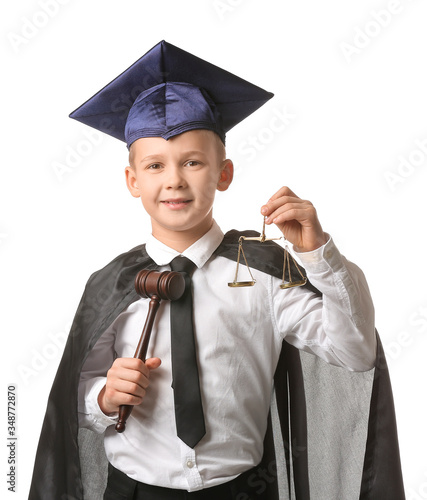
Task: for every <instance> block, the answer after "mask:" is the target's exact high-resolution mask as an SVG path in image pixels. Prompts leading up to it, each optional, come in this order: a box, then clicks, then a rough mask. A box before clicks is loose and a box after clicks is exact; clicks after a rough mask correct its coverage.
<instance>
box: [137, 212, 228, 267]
mask: <svg viewBox="0 0 427 500" xmlns="http://www.w3.org/2000/svg"><path fill="white" fill-rule="evenodd" d="M223 238H224V233H223V232H222V231H221V228H220V227H219V226H218V224H217V223H216V222H215V221H213V224H212V227H211V228H210V229H209V231H208V232H207V233H206V234H205V235H203V236H202V237H201V238H200V239H198V240H197V241H196V242H195V243H193V244H192V245H191V246H190V247H188V248H187V249H186V250H184V251H183V252H182V253H179V252H177V251H176V250H174V249H173V248H170V247H168V246H167V245H165V244H164V243H162V242H161V241H159V240H158V239H156V238H155V237H154V236H153V235H152V234H151V235H150V236H149V238H148V240H147V244H146V246H145V249H146V251H147V253H148V255H149V256H150V257H151V258H152V259H153V260H154V262H155V263H156V264H157V265H158V266H166V265H168V264H170V262H171V261H172V260H173V259H174V258H175V257H178V255H183V256H184V257H187V258H188V259H190V260H191V261H192V262H194V264H196V266H197V267H198V268H201V267H203V266H204V265H205V264H206V262H207V261H208V260H209V259H210V258H211V256H212V254H213V253H214V251H215V250H216V249H217V248H218V246H219V244H220V243H221V241H222V240H223Z"/></svg>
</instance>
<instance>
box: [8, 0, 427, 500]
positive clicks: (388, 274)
mask: <svg viewBox="0 0 427 500" xmlns="http://www.w3.org/2000/svg"><path fill="white" fill-rule="evenodd" d="M6 4H7V7H4V5H6ZM43 5H44V7H43ZM2 11H3V12H2V13H1V18H2V32H1V44H0V47H1V51H2V61H3V71H2V75H3V76H2V79H1V85H2V89H3V90H2V93H1V96H0V98H1V127H2V144H3V146H2V149H1V155H2V167H1V169H0V176H1V181H0V187H1V197H0V200H1V212H0V259H1V264H0V265H1V279H0V283H1V297H0V301H1V306H2V311H1V332H2V337H1V338H2V341H3V349H2V358H3V360H2V364H1V365H2V372H3V375H2V377H1V383H2V387H1V388H0V389H1V390H0V395H2V397H3V402H2V403H1V405H2V406H1V407H2V408H3V410H2V411H1V414H2V415H3V416H2V418H1V420H0V422H1V423H2V425H0V436H2V438H1V439H2V446H1V450H2V451H1V453H0V455H1V463H2V466H1V469H0V470H1V471H2V472H1V478H0V492H1V493H0V495H1V496H2V498H3V497H4V496H5V495H6V496H7V498H15V499H24V498H26V496H27V492H28V487H29V482H30V477H31V471H32V464H33V458H34V453H35V450H36V445H37V441H38V435H39V431H40V427H41V424H42V419H43V416H44V411H45V405H46V400H47V396H48V392H49V390H50V386H51V383H52V381H53V377H54V375H55V372H56V367H57V365H58V363H59V360H60V355H61V351H62V348H63V345H64V342H65V336H66V332H67V331H68V328H69V324H70V321H71V320H72V317H73V315H74V311H75V309H76V307H77V304H78V301H79V299H80V296H81V293H82V291H83V287H84V284H85V282H86V280H87V278H88V277H89V275H90V274H91V273H92V272H93V271H95V270H97V269H99V268H100V267H102V266H103V265H105V264H106V263H107V262H109V261H110V260H111V259H112V258H113V257H115V256H116V255H117V254H119V253H121V252H123V251H126V250H128V249H130V248H132V247H133V246H135V245H137V244H139V243H142V242H143V241H144V240H145V237H146V235H147V233H148V232H149V230H150V228H149V221H148V219H147V216H146V215H145V213H144V212H143V209H142V206H141V204H140V201H139V200H136V199H134V198H132V197H131V196H130V195H129V193H128V192H127V190H126V187H125V183H124V174H123V168H124V166H125V165H126V163H127V150H126V147H125V145H124V144H123V143H120V142H119V141H116V140H115V139H112V138H109V137H103V138H101V137H100V135H99V134H98V135H96V134H95V135H92V136H91V142H88V137H87V135H86V134H88V133H89V130H90V129H89V128H87V127H85V126H83V125H81V124H79V123H77V122H74V121H73V120H70V119H69V118H68V114H69V113H70V112H71V111H73V110H74V109H75V108H76V107H78V106H79V105H80V104H81V103H82V102H84V101H85V100H86V99H87V98H89V97H90V96H91V95H93V94H94V93H95V92H96V91H98V90H99V89H100V88H101V87H103V86H104V85H105V84H107V83H108V82H109V81H110V80H112V79H113V78H114V77H116V76H117V75H118V74H119V73H120V72H122V71H123V70H124V69H126V68H127V67H128V66H130V65H131V64H132V63H133V62H134V61H135V60H136V59H138V58H139V57H140V56H141V55H142V54H144V53H145V52H146V51H147V50H148V49H150V48H151V47H152V46H153V45H155V44H156V43H157V42H159V41H160V40H162V39H165V40H167V41H169V42H170V43H173V44H175V45H177V46H179V47H181V48H183V49H185V50H188V51H190V52H192V53H194V54H196V55H198V56H200V57H202V58H204V59H206V60H208V61H210V62H213V63H215V64H217V65H219V66H221V67H223V68H225V69H227V70H229V71H231V72H233V73H235V74H237V75H239V76H241V77H243V78H245V79H247V80H249V81H251V82H253V83H255V84H257V85H259V86H261V87H263V88H265V89H267V90H269V91H272V92H274V93H275V97H274V99H272V100H271V101H270V102H269V103H268V104H267V105H265V106H264V107H263V108H262V109H261V110H259V111H258V112H256V113H255V114H253V115H252V116H251V117H250V118H248V119H247V120H245V121H244V122H243V123H242V124H241V125H240V126H239V127H237V128H236V129H235V130H232V131H231V132H230V133H229V134H228V139H227V140H228V156H229V157H230V158H232V159H234V161H235V163H236V176H235V181H234V183H233V185H232V187H231V188H230V190H229V191H228V192H226V193H219V195H218V198H217V207H216V211H215V216H216V219H217V221H218V222H219V224H220V225H221V226H222V228H223V229H224V230H228V229H230V228H237V229H249V228H252V229H257V230H260V229H261V223H262V219H261V216H260V215H259V208H260V206H261V205H262V204H263V203H264V202H265V201H266V200H267V199H268V198H269V197H270V195H271V194H273V193H274V192H275V191H276V190H277V189H278V188H279V187H281V186H282V185H289V186H290V187H291V188H292V189H293V190H294V191H295V192H296V193H297V194H298V195H300V196H301V197H303V198H307V199H309V200H311V201H312V202H313V203H314V205H315V206H316V208H317V209H318V214H319V217H320V219H321V222H322V224H323V226H324V229H325V230H326V231H328V232H329V233H331V234H332V235H333V237H334V240H335V242H336V243H337V245H338V246H339V248H340V249H341V252H342V253H343V254H344V255H346V256H347V257H348V258H349V259H350V260H352V261H354V262H356V263H357V264H358V265H359V266H360V267H361V268H362V269H363V270H364V272H365V274H366V276H367V278H368V282H369V284H370V287H371V292H372V295H373V298H374V302H375V306H376V315H377V327H378V329H379V331H380V334H381V336H382V339H383V343H384V346H385V348H386V352H387V353H388V361H389V367H390V372H391V378H392V382H393V387H394V395H395V404H396V412H397V418H398V428H399V437H400V446H401V456H402V466H403V472H404V478H405V483H406V489H407V493H408V498H409V499H411V498H414V499H425V498H427V463H426V453H425V449H426V423H425V422H426V421H427V415H426V413H427V406H426V402H425V398H426V396H425V385H426V372H427V368H426V365H425V349H426V347H427V341H426V331H427V298H426V293H425V285H424V283H423V281H424V279H425V277H426V259H425V251H426V245H425V243H426V236H425V233H426V222H425V215H426V205H427V202H426V195H425V193H426V189H425V188H426V186H427V183H426V179H427V118H426V117H427V90H426V89H427V72H426V71H425V67H426V49H427V30H426V28H425V19H426V16H427V5H426V3H425V2H423V1H422V0H412V1H410V0H400V1H398V0H393V1H392V2H388V3H387V1H385V0H381V1H380V0H358V1H357V2H356V1H352V2H349V1H342V0H340V1H338V0H324V1H323V2H319V1H317V0H306V1H301V2H293V1H291V0H286V1H283V2H279V1H273V0H264V1H263V2H256V1H255V0H243V1H242V0H240V1H239V0H222V1H221V0H219V1H214V0H206V1H200V0H198V1H196V0H187V1H185V0H184V1H176V0H163V1H157V2H144V1H141V0H140V1H136V0H124V1H122V2H112V1H105V0H103V1H100V0H92V1H90V2H84V1H83V0H61V1H60V0H45V3H43V0H31V1H30V0H20V1H19V2H14V3H12V2H8V3H6V2H3V7H2ZM385 11H387V12H388V14H387V12H385ZM46 12H48V14H46ZM366 33H368V34H366ZM277 116H285V121H282V122H278V121H277V118H275V117H277ZM286 116H287V118H286ZM278 124H279V125H280V126H278ZM272 125H273V127H272ZM251 138H252V139H251ZM253 138H255V140H256V141H257V148H258V150H256V151H255V149H252V150H251V151H252V152H250V150H249V148H251V147H252V148H253V146H249V141H251V140H253ZM417 141H418V143H417ZM423 143H424V145H423ZM423 148H424V150H423ZM79 151H80V154H79V153H78V152H79ZM72 152H73V153H72ZM76 152H77V153H76ZM76 155H78V156H76ZM405 161H406V166H404V162H405ZM411 163H412V165H411ZM58 164H62V165H65V166H66V167H67V168H68V170H67V171H66V172H65V173H63V174H62V175H58V173H55V168H54V166H55V165H58ZM391 174H393V175H394V177H392V175H391ZM271 231H272V233H274V230H273V229H271ZM230 278H231V277H230ZM9 384H15V385H16V386H17V398H18V422H17V425H18V455H19V466H18V492H17V493H16V494H15V495H13V494H12V493H9V492H7V484H6V472H7V467H6V458H7V450H6V437H7V434H6V433H7V422H6V407H7V403H6V398H7V394H6V393H7V386H8V385H9ZM1 429H3V430H1ZM321 500H325V499H321ZM344 500H345V499H344Z"/></svg>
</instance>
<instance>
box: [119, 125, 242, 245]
mask: <svg viewBox="0 0 427 500" xmlns="http://www.w3.org/2000/svg"><path fill="white" fill-rule="evenodd" d="M223 156H224V148H223V147H221V141H220V139H219V137H217V135H216V134H215V133H214V132H211V131H208V130H191V131H188V132H184V133H183V134H180V135H177V136H175V137H172V138H171V139H169V140H165V139H163V138H161V137H147V138H142V139H138V140H137V141H135V142H134V143H133V144H132V146H131V154H130V160H131V166H130V167H126V183H127V186H128V188H129V191H130V192H131V194H132V196H135V197H140V198H141V201H142V204H143V205H144V208H145V210H146V211H147V213H148V214H149V215H150V217H151V224H152V231H153V236H155V237H156V238H157V239H159V240H160V241H162V242H164V243H166V244H168V245H170V246H172V247H173V242H177V244H176V245H175V246H176V249H177V250H179V251H183V249H184V248H186V246H189V245H191V244H192V243H194V241H196V240H197V239H198V238H200V237H201V236H203V235H204V234H205V233H206V232H207V231H208V230H209V229H210V227H211V225H212V207H213V203H214V199H215V192H216V190H217V189H218V190H219V191H225V190H226V189H227V188H228V186H229V185H230V183H231V181H232V178H233V164H232V162H231V161H230V160H226V159H224V157H223ZM178 242H180V243H178ZM178 246H179V247H180V248H178Z"/></svg>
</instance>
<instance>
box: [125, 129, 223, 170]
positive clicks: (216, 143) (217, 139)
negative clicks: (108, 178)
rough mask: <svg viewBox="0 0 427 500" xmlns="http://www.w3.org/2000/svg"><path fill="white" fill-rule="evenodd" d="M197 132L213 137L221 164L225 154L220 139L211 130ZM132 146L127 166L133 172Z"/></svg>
mask: <svg viewBox="0 0 427 500" xmlns="http://www.w3.org/2000/svg"><path fill="white" fill-rule="evenodd" d="M197 130H203V131H204V132H206V133H208V134H209V135H210V136H213V137H214V140H215V146H216V151H217V155H218V160H219V162H222V161H224V160H225V159H226V157H227V156H226V152H225V146H224V143H223V142H222V140H221V138H220V137H219V135H218V134H216V133H215V132H212V131H211V130H205V129H197ZM132 146H133V144H131V145H130V148H129V165H130V167H131V168H133V169H134V170H135V165H134V153H133V148H132Z"/></svg>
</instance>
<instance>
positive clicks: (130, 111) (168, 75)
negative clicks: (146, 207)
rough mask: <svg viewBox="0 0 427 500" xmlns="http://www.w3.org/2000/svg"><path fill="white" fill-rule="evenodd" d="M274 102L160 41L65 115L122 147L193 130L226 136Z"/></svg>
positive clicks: (248, 84)
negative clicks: (117, 142) (102, 133)
mask: <svg viewBox="0 0 427 500" xmlns="http://www.w3.org/2000/svg"><path fill="white" fill-rule="evenodd" d="M272 97H273V94H272V93H271V92H267V91H265V90H263V89H261V88H260V87H257V86H256V85H253V84H252V83H249V82H247V81H246V80H243V79H242V78H239V77H238V76H235V75H233V74H232V73H230V72H228V71H226V70H224V69H221V68H219V67H218V66H215V65H213V64H211V63H209V62H207V61H204V60H203V59H200V58H199V57H196V56H194V55H193V54H190V53H189V52H186V51H184V50H182V49H180V48H178V47H175V46H174V45H172V44H170V43H167V42H165V41H164V40H163V41H161V42H160V43H158V44H157V45H155V46H154V47H153V48H152V49H151V50H149V51H148V52H147V53H146V54H145V55H143V56H142V57H141V58H140V59H138V60H137V61H136V62H135V63H134V64H133V65H132V66H130V67H129V68H128V69H127V70H125V71H124V72H123V73H122V74H120V75H119V76H118V77H117V78H115V79H114V80H113V81H112V82H110V83H109V84H108V85H106V86H105V87H104V88H103V89H101V90H100V91H99V92H97V93H96V94H95V95H94V96H93V97H91V98H90V99H89V100H88V101H86V102H85V103H84V104H82V105H81V106H80V107H79V108H77V109H76V110H75V111H73V112H72V113H71V114H70V117H71V118H74V119H76V120H78V121H80V122H82V123H84V124H86V125H89V126H91V127H93V128H96V129H97V130H100V131H101V132H104V133H106V134H109V135H111V136H113V137H115V138H116V139H119V140H121V141H124V142H126V144H127V146H128V148H129V147H130V145H131V144H132V142H134V141H135V140H136V139H139V138H141V137H163V138H164V139H169V138H171V137H174V136H175V135H178V134H181V133H183V132H186V131H188V130H193V129H208V130H212V131H214V132H216V133H217V134H218V135H219V136H220V138H221V140H222V141H223V142H224V143H225V133H226V132H228V131H229V130H230V129H231V128H232V127H234V126H235V125H236V124H238V123H239V122H241V121H242V120H244V119H245V118H246V117H247V116H249V115H250V114H251V113H253V112H254V111H256V110H257V109H258V108H259V107H261V106H262V105H263V104H265V103H266V102H267V101H268V100H269V99H271V98H272Z"/></svg>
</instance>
